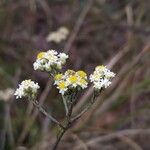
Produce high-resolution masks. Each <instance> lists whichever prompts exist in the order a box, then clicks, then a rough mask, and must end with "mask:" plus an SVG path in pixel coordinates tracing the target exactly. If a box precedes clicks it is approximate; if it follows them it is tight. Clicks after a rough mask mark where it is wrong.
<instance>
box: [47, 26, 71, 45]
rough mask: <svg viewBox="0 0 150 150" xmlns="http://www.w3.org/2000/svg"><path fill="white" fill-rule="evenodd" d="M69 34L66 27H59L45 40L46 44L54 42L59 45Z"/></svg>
mask: <svg viewBox="0 0 150 150" xmlns="http://www.w3.org/2000/svg"><path fill="white" fill-rule="evenodd" d="M68 34H69V30H68V29H67V28H66V27H61V28H59V29H58V30H57V31H55V32H51V33H50V34H49V35H48V36H47V38H46V40H47V41H48V42H55V43H60V42H61V41H63V40H65V39H66V38H67V36H68Z"/></svg>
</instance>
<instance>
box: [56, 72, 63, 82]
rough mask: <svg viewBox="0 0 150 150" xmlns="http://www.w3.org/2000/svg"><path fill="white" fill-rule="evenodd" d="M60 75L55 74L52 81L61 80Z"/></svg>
mask: <svg viewBox="0 0 150 150" xmlns="http://www.w3.org/2000/svg"><path fill="white" fill-rule="evenodd" d="M62 76H63V75H62V74H61V73H59V74H57V75H55V77H54V79H55V80H61V79H62Z"/></svg>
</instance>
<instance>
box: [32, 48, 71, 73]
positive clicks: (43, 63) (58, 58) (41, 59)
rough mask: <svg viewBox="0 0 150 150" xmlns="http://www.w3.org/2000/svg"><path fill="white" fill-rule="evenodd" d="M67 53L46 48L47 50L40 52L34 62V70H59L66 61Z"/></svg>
mask: <svg viewBox="0 0 150 150" xmlns="http://www.w3.org/2000/svg"><path fill="white" fill-rule="evenodd" d="M67 58H68V55H66V54H65V53H59V54H58V53H57V52H56V51H55V50H48V51H47V52H40V53H39V54H38V55H37V59H36V61H35V62H34V64H33V66H34V70H41V71H48V72H51V73H52V72H56V71H57V70H60V69H61V68H62V66H63V65H64V64H65V63H66V59H67Z"/></svg>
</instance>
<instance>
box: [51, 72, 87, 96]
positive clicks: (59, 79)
mask: <svg viewBox="0 0 150 150" xmlns="http://www.w3.org/2000/svg"><path fill="white" fill-rule="evenodd" d="M54 79H55V82H54V84H55V85H57V88H58V89H59V92H60V93H61V94H62V95H64V94H65V93H66V92H67V91H69V90H81V89H85V88H87V85H88V82H87V74H86V73H85V72H84V71H81V70H80V71H77V72H75V71H73V70H67V71H66V72H65V73H64V74H57V75H56V76H55V78H54Z"/></svg>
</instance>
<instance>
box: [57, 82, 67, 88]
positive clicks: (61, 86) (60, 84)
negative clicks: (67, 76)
mask: <svg viewBox="0 0 150 150" xmlns="http://www.w3.org/2000/svg"><path fill="white" fill-rule="evenodd" d="M58 88H59V89H64V88H66V84H65V82H64V81H62V82H60V83H59V84H58Z"/></svg>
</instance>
